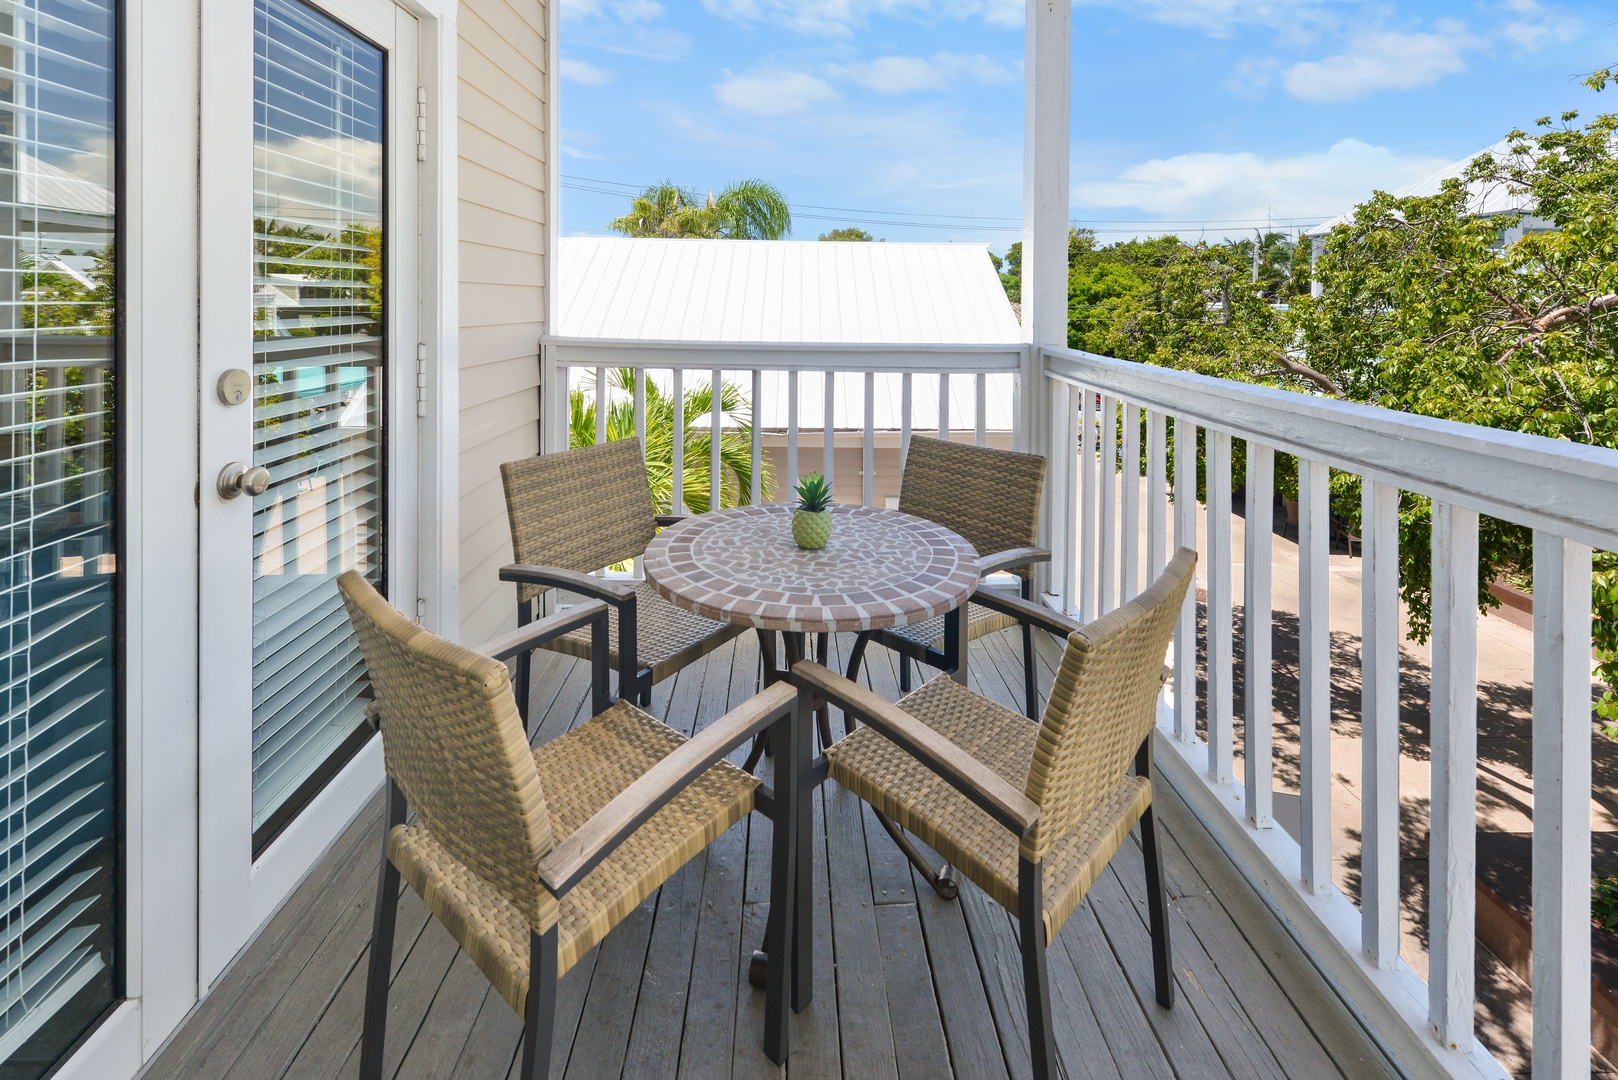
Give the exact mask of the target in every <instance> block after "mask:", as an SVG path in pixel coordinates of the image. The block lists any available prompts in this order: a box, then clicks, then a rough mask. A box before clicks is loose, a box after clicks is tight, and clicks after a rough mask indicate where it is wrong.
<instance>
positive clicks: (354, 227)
mask: <svg viewBox="0 0 1618 1080" xmlns="http://www.w3.org/2000/svg"><path fill="white" fill-rule="evenodd" d="M254 15H255V35H254V36H255V49H254V58H253V61H254V136H255V137H254V154H255V162H254V166H255V167H254V178H255V181H254V187H255V190H254V222H253V234H254V236H253V259H254V276H253V308H254V313H253V353H254V356H253V362H254V371H253V374H254V384H255V385H254V396H253V433H254V446H253V461H254V464H256V465H262V466H264V467H265V468H266V469H268V470H269V471H270V476H271V484H270V488H269V490H268V491H266V492H265V493H264V494H263V495H260V496H258V497H256V498H255V499H254V501H253V558H254V565H253V830H254V839H255V843H256V844H258V845H259V846H262V845H263V843H265V842H266V841H267V840H268V839H269V838H270V837H271V836H273V834H274V832H275V830H276V829H278V828H279V827H280V825H281V824H283V823H284V822H285V821H286V820H287V818H288V817H289V816H290V815H291V814H294V813H296V811H297V809H298V807H299V806H300V805H302V803H303V802H305V801H306V800H307V798H308V796H309V795H310V794H312V792H313V791H315V790H318V788H319V785H320V784H321V783H322V782H323V781H324V780H325V778H326V776H327V775H329V773H330V771H331V770H332V769H334V768H335V767H336V766H338V765H340V764H341V763H342V761H343V760H346V757H347V755H348V753H349V752H351V751H352V749H353V748H354V747H355V746H357V745H358V743H359V742H360V741H362V740H363V736H364V731H365V729H364V726H363V724H364V706H365V698H366V696H367V695H368V690H367V688H366V684H365V677H364V669H363V666H362V664H361V661H360V655H359V648H358V645H357V644H356V643H355V641H354V637H353V634H352V632H351V631H350V629H349V626H348V619H347V617H346V616H345V614H344V612H343V606H342V603H341V601H340V599H339V597H338V592H337V587H336V585H335V584H334V579H335V578H336V576H337V575H338V574H340V573H342V572H343V571H344V570H349V569H358V570H360V571H361V572H362V573H364V574H365V575H366V576H367V577H368V578H369V579H370V580H372V581H373V582H379V581H380V580H381V569H382V557H383V549H382V545H383V521H384V512H385V507H384V505H383V493H384V490H385V489H384V486H383V427H382V421H383V417H382V401H383V397H382V385H383V384H382V378H383V368H384V362H385V358H386V349H385V337H384V334H383V327H384V325H385V321H384V318H383V307H384V303H385V293H386V289H385V285H384V282H383V279H382V243H383V195H384V192H383V181H382V178H383V87H384V69H383V53H382V51H381V50H379V49H378V48H377V47H376V46H374V45H372V44H370V43H369V42H367V41H365V40H363V39H362V38H360V37H358V36H356V35H355V34H353V33H351V32H350V31H348V30H347V29H345V28H344V27H343V26H341V25H340V24H338V23H336V22H334V21H333V20H332V19H330V18H329V17H327V16H326V15H324V14H321V13H320V12H317V11H315V10H314V9H313V8H310V7H308V6H306V5H304V4H302V3H299V2H298V0H255V4H254Z"/></svg>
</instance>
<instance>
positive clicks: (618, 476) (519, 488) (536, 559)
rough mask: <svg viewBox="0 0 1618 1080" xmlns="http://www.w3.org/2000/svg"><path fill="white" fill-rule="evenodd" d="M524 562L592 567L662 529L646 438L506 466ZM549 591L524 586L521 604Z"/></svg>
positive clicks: (517, 548) (622, 557)
mask: <svg viewBox="0 0 1618 1080" xmlns="http://www.w3.org/2000/svg"><path fill="white" fill-rule="evenodd" d="M500 480H501V482H502V483H503V484H504V485H505V489H506V514H507V516H508V517H509V518H510V521H511V547H512V552H513V554H515V556H516V561H517V562H519V563H537V564H539V565H542V566H559V567H562V568H563V569H564V570H577V571H578V572H580V573H589V572H590V571H592V570H599V569H601V568H602V567H603V566H611V565H612V564H614V563H620V562H624V561H626V560H629V559H633V558H635V557H636V556H638V555H641V554H643V553H644V552H645V551H646V545H647V544H649V543H651V541H652V537H653V536H655V535H657V520H656V513H657V511H656V510H655V509H654V508H653V506H652V488H651V485H650V484H648V483H647V481H646V460H645V458H644V457H643V456H642V454H641V444H640V440H639V439H619V440H617V441H615V442H606V443H599V444H597V445H595V446H581V447H578V448H577V449H574V450H564V451H563V452H561V453H559V454H541V455H539V456H538V457H530V458H523V459H522V460H520V461H508V462H506V463H505V464H504V465H501V466H500ZM544 591H545V586H543V585H532V584H527V583H524V584H520V585H518V586H517V601H518V603H527V602H528V601H530V600H532V599H533V598H534V597H536V596H538V595H539V594H540V593H542V592H544Z"/></svg>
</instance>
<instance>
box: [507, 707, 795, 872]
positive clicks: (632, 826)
mask: <svg viewBox="0 0 1618 1080" xmlns="http://www.w3.org/2000/svg"><path fill="white" fill-rule="evenodd" d="M797 703H798V692H797V690H796V689H795V688H794V687H793V686H792V684H791V683H787V682H778V683H776V684H774V685H773V686H771V687H770V688H769V689H767V690H765V691H764V692H763V693H761V694H758V695H756V696H754V697H752V698H749V699H748V700H747V701H744V702H742V703H741V704H740V705H738V706H736V708H734V709H732V710H730V711H729V712H728V713H726V714H725V715H724V716H721V717H720V718H719V719H718V720H715V721H714V722H713V723H711V724H709V725H708V726H707V727H705V728H703V729H702V730H701V731H699V732H697V733H696V734H695V735H693V736H692V737H691V738H690V739H688V740H686V741H685V742H684V743H682V744H681V745H680V746H679V747H677V748H676V749H675V751H674V752H673V753H671V754H670V755H669V756H668V757H666V758H664V759H663V760H662V761H659V762H658V763H657V764H656V765H653V766H652V767H651V768H650V769H647V770H646V771H645V772H644V773H642V774H641V775H640V776H639V777H638V778H637V779H635V780H634V781H633V782H632V783H630V785H629V786H628V787H626V788H624V790H622V791H620V792H619V793H618V794H617V795H615V796H614V797H613V798H612V801H610V802H608V803H607V805H606V806H603V807H602V808H601V809H600V810H597V811H596V812H595V813H594V814H592V815H591V817H590V820H589V821H586V822H585V823H584V824H583V825H580V826H579V827H578V829H577V830H575V831H574V832H573V834H572V835H571V836H569V837H568V838H567V839H565V840H563V841H562V842H561V843H560V844H557V845H556V846H555V847H554V848H552V849H551V850H550V851H549V852H548V853H546V854H545V856H544V857H542V858H541V859H540V860H539V880H540V882H541V884H543V885H544V886H545V887H546V888H547V889H549V890H550V891H551V892H552V893H553V894H554V895H556V896H562V895H563V894H565V893H566V892H567V891H568V890H569V889H571V888H572V887H573V886H575V885H577V884H578V883H579V882H580V881H581V880H583V878H584V877H585V875H586V874H588V873H589V872H590V871H591V870H594V869H595V868H596V866H597V865H599V864H600V862H601V860H603V859H605V858H606V857H607V856H608V855H611V854H612V853H613V851H614V850H615V849H616V848H617V847H618V845H619V844H621V843H623V842H624V840H626V839H627V838H628V837H629V836H630V835H631V834H633V833H634V831H635V830H636V829H638V828H640V827H641V826H642V825H644V824H645V823H646V820H647V819H648V818H650V817H651V816H652V815H653V814H655V813H657V812H658V811H659V810H661V809H662V808H663V807H664V805H665V804H667V803H668V802H669V800H670V799H673V798H674V797H675V796H676V795H678V794H679V793H680V792H681V791H683V790H684V789H685V787H686V785H687V784H689V783H690V782H691V781H692V780H694V779H696V778H697V777H698V776H699V775H701V774H702V773H704V772H706V771H707V770H708V769H709V768H711V767H712V766H713V764H714V763H715V762H717V761H718V760H719V759H720V758H723V757H724V756H725V755H726V754H729V753H730V752H731V751H732V750H734V749H736V748H737V747H738V746H740V745H741V744H742V743H744V742H746V741H747V740H748V739H750V738H752V737H753V736H754V735H756V734H758V733H759V732H761V731H763V730H764V729H765V728H767V727H769V726H770V725H771V724H774V723H775V722H776V721H777V720H780V719H781V718H782V717H785V716H787V715H788V714H790V713H791V712H792V710H793V709H795V708H796V707H797Z"/></svg>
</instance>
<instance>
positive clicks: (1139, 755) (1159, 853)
mask: <svg viewBox="0 0 1618 1080" xmlns="http://www.w3.org/2000/svg"><path fill="white" fill-rule="evenodd" d="M1135 775H1136V776H1145V777H1148V778H1149V777H1150V776H1151V775H1152V737H1151V736H1150V735H1148V736H1146V741H1145V742H1143V743H1141V746H1140V750H1139V751H1137V752H1136V754H1135ZM1140 846H1141V851H1142V853H1143V854H1144V855H1145V856H1146V909H1147V913H1148V915H1149V916H1150V921H1151V925H1152V973H1153V975H1154V976H1155V977H1156V980H1157V1003H1158V1004H1159V1005H1161V1006H1163V1007H1164V1008H1165V1009H1172V1008H1174V967H1173V964H1174V961H1173V954H1172V953H1171V952H1170V951H1169V898H1168V890H1166V889H1165V888H1164V887H1163V848H1162V846H1161V845H1160V844H1158V842H1157V821H1156V818H1155V816H1154V815H1153V813H1152V808H1151V807H1150V806H1148V807H1147V808H1146V812H1145V813H1144V814H1142V815H1141V817H1140Z"/></svg>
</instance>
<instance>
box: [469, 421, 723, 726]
mask: <svg viewBox="0 0 1618 1080" xmlns="http://www.w3.org/2000/svg"><path fill="white" fill-rule="evenodd" d="M500 479H501V481H502V482H503V483H504V485H505V491H506V514H507V516H508V517H509V519H510V522H511V547H512V551H513V553H514V554H515V556H516V562H515V563H514V564H512V565H510V566H507V567H505V568H504V569H502V570H501V571H500V580H502V581H513V582H516V583H517V622H518V624H519V625H524V626H526V625H527V624H528V623H529V622H530V621H531V620H532V619H533V617H534V601H536V600H537V599H539V597H540V596H541V595H542V594H544V593H545V592H546V590H548V589H551V588H562V589H566V590H568V591H569V592H574V593H580V594H582V595H584V596H588V597H591V598H592V599H596V600H603V601H605V602H606V603H607V604H609V605H611V606H612V608H613V611H614V613H615V615H616V617H615V618H614V619H613V620H612V627H611V637H610V640H609V643H608V646H607V653H608V658H609V661H610V662H611V665H612V668H613V670H614V671H616V672H618V696H619V697H621V698H624V699H626V700H628V701H633V702H637V703H639V704H642V705H644V704H647V703H649V702H650V701H651V694H652V685H653V684H654V683H658V682H661V681H663V680H664V679H666V678H667V677H668V676H670V675H672V674H674V673H675V672H676V671H678V670H680V669H681V668H682V667H685V666H686V665H687V664H690V663H692V662H693V661H696V660H700V659H702V657H704V656H706V655H707V654H708V653H710V652H712V651H713V650H715V649H717V648H718V647H719V646H721V645H723V644H724V643H725V642H727V641H729V640H730V639H731V638H733V637H735V636H736V635H737V634H740V633H741V632H742V630H743V627H739V626H731V625H728V624H726V623H722V622H715V621H714V620H712V619H705V618H703V617H702V616H700V615H694V614H692V613H691V612H689V611H682V610H681V609H680V608H677V607H675V606H674V605H673V604H671V603H669V602H668V601H667V600H665V599H663V598H662V597H661V596H659V595H658V593H657V590H656V589H655V588H653V586H652V584H651V583H650V582H647V581H641V582H623V581H618V582H615V581H609V580H606V579H603V578H598V577H592V576H590V571H592V570H599V569H601V568H602V567H604V566H612V565H613V564H615V563H621V562H627V561H628V560H630V559H634V558H638V557H639V556H640V555H642V554H644V553H645V551H646V545H647V544H648V543H650V542H651V539H652V537H653V536H655V535H656V534H657V528H658V526H659V525H669V524H673V523H674V522H677V521H679V520H680V519H679V518H678V517H668V516H659V515H657V514H656V513H655V510H654V508H653V506H652V489H651V487H650V485H648V484H647V481H646V464H645V459H644V458H643V457H642V453H641V444H640V440H639V439H621V440H618V441H616V442H608V443H601V444H599V445H596V446H584V447H579V448H578V449H575V450H566V451H563V452H562V453H559V454H543V455H541V456H539V457H531V458H524V459H522V460H521V461H508V462H506V463H505V464H504V465H501V466H500ZM545 647H546V648H549V649H555V650H557V651H558V652H564V653H569V654H571V655H573V656H578V657H588V656H589V655H590V641H589V635H588V634H586V633H584V632H583V631H582V630H581V631H576V632H574V633H571V634H564V635H562V636H561V637H559V638H556V639H555V640H553V641H550V642H547V643H546V646H545ZM530 667H531V662H530V660H529V659H528V658H524V659H523V660H522V661H520V662H519V664H518V667H517V701H518V703H519V707H520V709H521V710H522V715H523V716H525V717H526V716H527V715H528V683H529V677H530Z"/></svg>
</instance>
